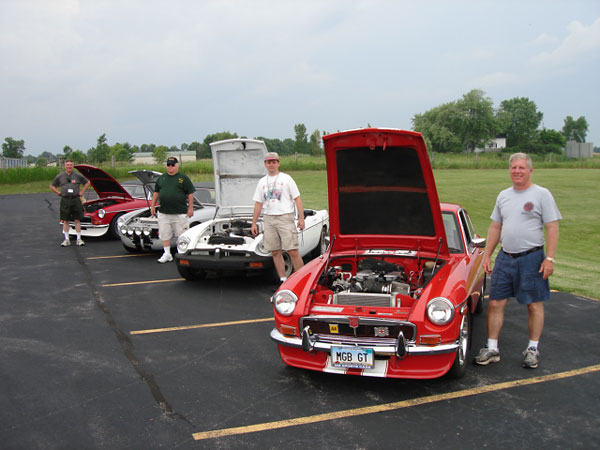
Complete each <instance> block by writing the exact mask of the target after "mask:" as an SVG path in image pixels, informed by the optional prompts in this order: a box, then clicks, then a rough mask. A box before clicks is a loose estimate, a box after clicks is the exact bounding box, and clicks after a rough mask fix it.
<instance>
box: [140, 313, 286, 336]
mask: <svg viewBox="0 0 600 450" xmlns="http://www.w3.org/2000/svg"><path fill="white" fill-rule="evenodd" d="M273 320H275V319H274V318H273V317H268V318H266V319H249V320H236V321H234V322H217V323H203V324H199V325H187V326H182V327H170V328H155V329H154V330H138V331H130V332H129V333H130V334H150V333H165V332H167V331H182V330H193V329H196V328H213V327H226V326H229V325H244V324H247V323H259V322H270V321H273Z"/></svg>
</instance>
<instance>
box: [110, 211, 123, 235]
mask: <svg viewBox="0 0 600 450" xmlns="http://www.w3.org/2000/svg"><path fill="white" fill-rule="evenodd" d="M123 214H125V213H121V214H115V217H113V219H112V220H111V221H110V225H109V226H108V236H109V237H111V238H113V239H119V231H118V230H117V221H118V220H119V217H121V216H122V215H123Z"/></svg>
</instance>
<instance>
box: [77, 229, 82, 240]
mask: <svg viewBox="0 0 600 450" xmlns="http://www.w3.org/2000/svg"><path fill="white" fill-rule="evenodd" d="M79 239H81V231H80V232H79V233H77V240H79Z"/></svg>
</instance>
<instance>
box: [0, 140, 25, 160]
mask: <svg viewBox="0 0 600 450" xmlns="http://www.w3.org/2000/svg"><path fill="white" fill-rule="evenodd" d="M24 152H25V141H24V140H23V139H21V140H16V139H13V138H11V137H7V138H4V142H3V143H2V156H5V157H7V158H22V157H23V154H24Z"/></svg>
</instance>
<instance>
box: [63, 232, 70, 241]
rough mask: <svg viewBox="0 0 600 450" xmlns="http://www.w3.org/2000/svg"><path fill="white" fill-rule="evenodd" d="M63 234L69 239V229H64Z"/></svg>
mask: <svg viewBox="0 0 600 450" xmlns="http://www.w3.org/2000/svg"><path fill="white" fill-rule="evenodd" d="M63 234H64V236H65V239H67V240H68V239H69V232H68V231H63Z"/></svg>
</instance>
